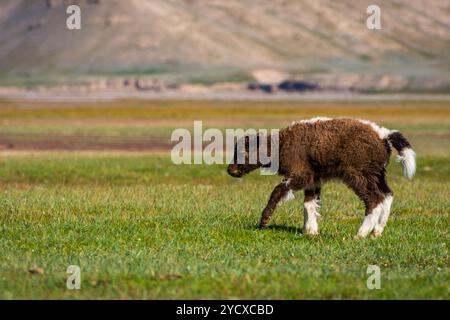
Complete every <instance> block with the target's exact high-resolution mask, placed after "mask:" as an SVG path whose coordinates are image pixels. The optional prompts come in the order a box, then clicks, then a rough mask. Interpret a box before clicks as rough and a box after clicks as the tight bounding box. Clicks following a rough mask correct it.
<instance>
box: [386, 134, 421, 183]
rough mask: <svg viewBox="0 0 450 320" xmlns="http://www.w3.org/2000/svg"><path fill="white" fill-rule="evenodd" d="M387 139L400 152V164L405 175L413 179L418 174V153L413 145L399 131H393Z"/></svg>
mask: <svg viewBox="0 0 450 320" xmlns="http://www.w3.org/2000/svg"><path fill="white" fill-rule="evenodd" d="M387 139H388V141H389V142H390V143H391V144H392V146H393V147H394V148H395V150H397V152H398V162H400V164H401V165H402V168H403V175H404V176H405V177H406V178H408V179H412V177H413V176H414V174H415V173H416V153H415V152H414V150H413V149H412V148H411V144H410V143H409V141H408V140H406V138H405V137H404V136H403V135H402V134H401V133H400V132H398V131H391V133H390V134H389V135H388V136H387Z"/></svg>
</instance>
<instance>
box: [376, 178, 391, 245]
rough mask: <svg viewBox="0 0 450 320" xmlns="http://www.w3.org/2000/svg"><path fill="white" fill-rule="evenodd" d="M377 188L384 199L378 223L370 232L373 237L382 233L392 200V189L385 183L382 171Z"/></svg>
mask: <svg viewBox="0 0 450 320" xmlns="http://www.w3.org/2000/svg"><path fill="white" fill-rule="evenodd" d="M378 188H379V189H380V191H381V192H383V194H384V199H383V202H382V211H381V214H380V218H379V219H378V223H377V225H376V226H375V228H374V229H373V232H372V235H373V236H374V237H379V236H381V234H382V233H383V230H384V227H386V223H387V221H388V219H389V215H390V213H391V205H392V200H394V197H393V193H392V190H391V188H389V186H388V185H387V183H386V176H385V173H384V172H383V173H382V174H381V178H380V181H379V183H378Z"/></svg>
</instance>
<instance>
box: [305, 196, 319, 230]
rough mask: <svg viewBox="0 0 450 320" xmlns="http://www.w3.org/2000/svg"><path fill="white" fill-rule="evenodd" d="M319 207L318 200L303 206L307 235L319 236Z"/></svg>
mask: <svg viewBox="0 0 450 320" xmlns="http://www.w3.org/2000/svg"><path fill="white" fill-rule="evenodd" d="M319 207H320V206H319V202H318V200H317V199H313V200H311V201H308V202H305V203H304V204H303V214H304V226H303V232H304V233H305V234H313V235H316V234H319V225H318V223H317V217H318V216H320V214H319V212H318V209H319Z"/></svg>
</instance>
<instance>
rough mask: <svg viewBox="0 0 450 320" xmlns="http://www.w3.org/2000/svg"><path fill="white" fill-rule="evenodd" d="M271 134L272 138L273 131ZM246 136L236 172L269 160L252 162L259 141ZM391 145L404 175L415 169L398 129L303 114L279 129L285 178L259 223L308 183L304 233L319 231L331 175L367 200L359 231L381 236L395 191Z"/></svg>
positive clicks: (235, 164)
mask: <svg viewBox="0 0 450 320" xmlns="http://www.w3.org/2000/svg"><path fill="white" fill-rule="evenodd" d="M267 138H268V140H269V141H268V144H270V137H267ZM247 139H251V138H248V137H247ZM257 139H259V137H257ZM248 141H249V140H247V143H245V144H244V145H245V148H244V150H243V152H245V161H244V163H243V164H239V163H238V161H236V159H237V152H238V150H237V147H236V145H235V155H234V161H233V162H232V163H231V164H229V166H228V173H229V174H230V175H231V176H233V177H242V176H244V175H245V174H247V173H249V172H251V171H253V170H255V169H257V168H259V167H268V166H269V165H267V164H266V165H261V163H260V162H259V160H257V162H256V164H255V163H249V159H250V153H251V152H258V148H259V144H257V147H258V148H256V150H249V149H250V148H249V145H250V144H249V143H248ZM391 146H392V147H394V148H395V149H396V150H397V152H398V153H399V156H398V159H399V162H400V164H401V165H402V167H403V173H404V175H405V177H407V178H409V179H411V178H412V177H413V175H414V173H415V170H416V161H415V153H414V151H413V150H412V148H411V145H410V143H409V142H408V140H406V138H405V137H404V136H403V135H402V134H401V133H400V132H398V131H395V130H388V129H386V128H383V127H380V126H378V125H376V124H375V123H373V122H370V121H366V120H356V119H331V118H313V119H310V120H302V121H299V122H294V123H293V124H292V125H291V126H289V127H288V128H285V129H282V130H280V132H279V169H278V172H277V173H278V174H279V175H282V176H284V179H283V181H282V182H281V183H280V184H278V185H277V186H276V187H275V189H274V190H273V192H272V194H271V196H270V199H269V202H268V204H267V206H266V207H265V208H264V210H263V213H262V218H261V222H260V228H266V227H267V225H268V223H269V220H270V218H271V216H272V214H273V212H274V210H275V208H276V206H277V204H278V203H279V202H280V201H282V200H289V199H292V198H293V192H294V191H298V190H300V189H304V226H303V233H305V234H312V235H316V234H318V233H319V228H318V223H317V216H318V215H319V213H318V209H319V200H320V188H321V186H322V184H323V183H324V182H326V181H329V180H330V179H340V180H342V181H343V182H344V183H345V184H346V185H347V186H348V187H350V188H351V189H352V190H353V191H354V192H355V193H356V194H357V195H358V197H359V198H360V199H361V200H362V201H363V202H364V204H365V208H366V211H365V218H364V221H363V223H362V225H361V227H360V228H359V230H358V233H357V235H356V237H357V238H364V237H366V236H367V235H369V234H372V235H373V236H374V237H378V236H380V235H381V233H382V232H383V230H384V227H385V226H386V222H387V220H388V218H389V213H390V208H391V204H392V200H393V192H392V190H391V189H390V188H389V186H388V184H387V182H386V166H387V164H388V162H389V158H390V155H391ZM269 149H270V148H269ZM258 154H259V152H258ZM257 158H258V156H256V159H257Z"/></svg>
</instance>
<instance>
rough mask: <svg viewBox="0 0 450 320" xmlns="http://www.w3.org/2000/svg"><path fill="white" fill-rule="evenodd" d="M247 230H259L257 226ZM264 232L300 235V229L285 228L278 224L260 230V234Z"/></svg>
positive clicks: (249, 227) (251, 226)
mask: <svg viewBox="0 0 450 320" xmlns="http://www.w3.org/2000/svg"><path fill="white" fill-rule="evenodd" d="M247 228H248V229H259V230H261V229H260V228H259V225H249V226H247ZM266 230H276V231H286V232H289V233H293V234H299V233H300V234H301V233H302V229H300V228H297V227H292V226H285V225H279V224H273V225H268V226H267V228H266V229H262V230H261V232H264V231H266Z"/></svg>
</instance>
